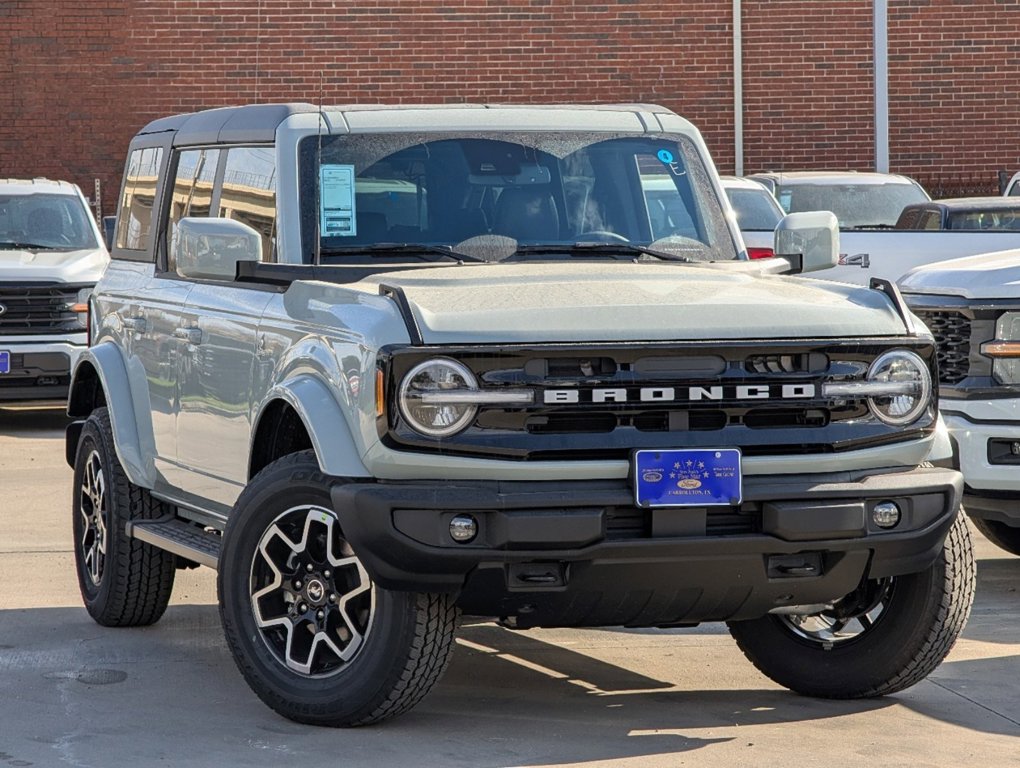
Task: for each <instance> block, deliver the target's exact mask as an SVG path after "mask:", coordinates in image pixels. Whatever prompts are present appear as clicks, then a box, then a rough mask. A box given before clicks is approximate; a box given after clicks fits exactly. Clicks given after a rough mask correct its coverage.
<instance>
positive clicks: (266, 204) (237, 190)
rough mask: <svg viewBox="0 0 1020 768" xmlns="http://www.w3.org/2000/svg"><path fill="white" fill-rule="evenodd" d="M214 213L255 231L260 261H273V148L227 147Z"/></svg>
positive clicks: (274, 239) (274, 208)
mask: <svg viewBox="0 0 1020 768" xmlns="http://www.w3.org/2000/svg"><path fill="white" fill-rule="evenodd" d="M217 215H219V216H221V217H223V218H225V219H233V220H234V221H239V222H241V223H242V224H246V225H247V226H249V227H251V228H252V229H254V230H255V231H256V232H258V233H259V235H261V237H262V258H263V260H264V261H270V260H272V255H273V245H274V244H275V242H276V158H275V157H274V155H273V148H272V147H232V148H231V149H229V150H227V161H226V165H225V166H224V171H223V186H222V188H221V190H220V202H219V213H218V214H217Z"/></svg>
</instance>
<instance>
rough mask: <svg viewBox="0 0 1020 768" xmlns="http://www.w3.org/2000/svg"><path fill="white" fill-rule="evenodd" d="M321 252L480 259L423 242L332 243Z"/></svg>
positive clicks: (461, 259)
mask: <svg viewBox="0 0 1020 768" xmlns="http://www.w3.org/2000/svg"><path fill="white" fill-rule="evenodd" d="M321 252H322V254H323V255H324V256H337V255H347V254H350V255H355V254H359V253H360V254H369V255H375V256H386V255H393V256H420V257H425V256H427V255H430V254H435V255H437V256H443V257H445V258H447V259H450V260H452V261H481V262H484V261H486V259H481V258H479V257H477V256H472V255H471V254H468V253H458V252H457V251H455V250H454V249H453V246H451V245H427V244H425V243H366V244H365V245H334V246H323V247H322V249H321Z"/></svg>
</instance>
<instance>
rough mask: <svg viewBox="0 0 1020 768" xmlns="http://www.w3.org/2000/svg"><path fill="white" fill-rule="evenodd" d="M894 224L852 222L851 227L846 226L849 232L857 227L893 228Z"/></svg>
mask: <svg viewBox="0 0 1020 768" xmlns="http://www.w3.org/2000/svg"><path fill="white" fill-rule="evenodd" d="M895 227H896V225H895V224H854V225H853V226H852V227H846V229H847V230H848V231H850V232H853V231H855V230H858V229H895Z"/></svg>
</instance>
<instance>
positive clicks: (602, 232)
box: [577, 229, 630, 243]
mask: <svg viewBox="0 0 1020 768" xmlns="http://www.w3.org/2000/svg"><path fill="white" fill-rule="evenodd" d="M577 239H578V241H581V242H583V241H584V240H594V241H595V242H599V243H629V242H630V240H628V239H627V238H626V237H624V236H623V235H620V234H617V233H616V232H610V231H609V230H607V229H593V230H592V231H591V232H582V233H581V234H579V235H578V236H577Z"/></svg>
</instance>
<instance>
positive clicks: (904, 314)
mask: <svg viewBox="0 0 1020 768" xmlns="http://www.w3.org/2000/svg"><path fill="white" fill-rule="evenodd" d="M868 287H869V288H871V289H872V290H876V291H881V292H882V293H884V294H885V295H886V296H888V297H889V300H890V301H891V302H892V303H893V306H894V307H895V308H896V314H898V315H899V316H900V319H901V320H902V321H903V325H904V327H906V329H907V333H909V334H910V335H911V336H917V335H918V331H917V327H916V326H915V325H914V320H913V318H912V317H911V315H910V310H909V309H908V308H907V303H906V302H905V301H904V300H903V296H902V294H901V293H900V289H899V288H897V287H896V284H895V283H892V282H890V281H889V280H886V279H885V278H882V277H873V278H871V282H870V283H868Z"/></svg>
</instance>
